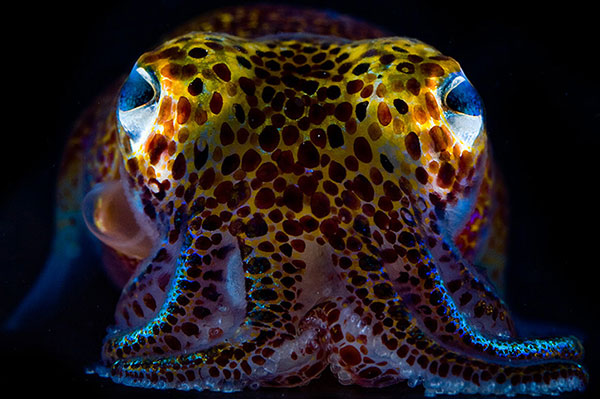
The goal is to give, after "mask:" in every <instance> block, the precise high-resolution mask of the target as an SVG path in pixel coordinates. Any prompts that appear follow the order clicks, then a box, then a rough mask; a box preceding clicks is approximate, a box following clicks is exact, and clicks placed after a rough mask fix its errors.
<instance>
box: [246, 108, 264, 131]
mask: <svg viewBox="0 0 600 399" xmlns="http://www.w3.org/2000/svg"><path fill="white" fill-rule="evenodd" d="M265 119H266V116H265V113H264V112H262V111H261V110H260V109H258V108H250V110H249V111H248V125H249V126H250V127H251V128H252V129H256V128H257V127H259V126H260V125H262V124H263V123H264V122H265Z"/></svg>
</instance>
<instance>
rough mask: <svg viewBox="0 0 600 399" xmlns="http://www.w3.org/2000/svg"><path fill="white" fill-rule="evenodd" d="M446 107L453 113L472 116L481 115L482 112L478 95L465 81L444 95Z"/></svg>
mask: <svg viewBox="0 0 600 399" xmlns="http://www.w3.org/2000/svg"><path fill="white" fill-rule="evenodd" d="M446 106H447V107H448V108H450V109H452V110H453V111H456V112H460V113H462V114H466V115H472V116H479V115H481V114H482V110H483V105H482V102H481V98H480V97H479V94H478V93H477V91H476V90H475V88H474V87H473V86H472V85H471V84H469V82H468V81H466V80H465V81H463V82H461V83H459V84H458V85H457V86H455V87H454V88H453V89H452V90H450V92H449V93H448V94H447V95H446Z"/></svg>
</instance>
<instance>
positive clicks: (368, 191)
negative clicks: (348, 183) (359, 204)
mask: <svg viewBox="0 0 600 399" xmlns="http://www.w3.org/2000/svg"><path fill="white" fill-rule="evenodd" d="M352 191H354V192H355V193H356V195H357V196H358V197H359V198H360V199H362V200H363V201H366V202H370V201H372V200H373V197H374V195H375V191H374V190H373V186H372V185H371V183H370V182H369V180H368V179H367V178H366V177H365V176H363V175H357V176H356V177H355V178H354V180H352Z"/></svg>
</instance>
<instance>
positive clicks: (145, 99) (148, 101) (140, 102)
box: [117, 66, 160, 143]
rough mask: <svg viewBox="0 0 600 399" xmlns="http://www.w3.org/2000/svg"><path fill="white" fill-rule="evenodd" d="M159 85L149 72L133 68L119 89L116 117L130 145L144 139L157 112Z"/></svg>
mask: <svg viewBox="0 0 600 399" xmlns="http://www.w3.org/2000/svg"><path fill="white" fill-rule="evenodd" d="M159 98H160V85H159V83H158V81H157V79H156V77H155V76H154V74H152V73H151V72H149V71H147V70H146V69H144V68H141V67H137V66H135V67H134V68H133V70H132V71H131V73H130V74H129V77H128V78H127V80H126V81H125V83H124V84H123V87H122V88H121V95H120V96H119V104H118V110H117V117H118V120H119V123H120V124H121V126H122V127H123V129H124V130H125V132H126V133H127V135H129V138H130V139H131V141H132V143H138V142H140V141H142V140H143V139H145V138H146V137H147V136H148V133H149V132H150V129H151V127H152V124H153V123H154V120H155V119H156V114H157V112H158V100H159Z"/></svg>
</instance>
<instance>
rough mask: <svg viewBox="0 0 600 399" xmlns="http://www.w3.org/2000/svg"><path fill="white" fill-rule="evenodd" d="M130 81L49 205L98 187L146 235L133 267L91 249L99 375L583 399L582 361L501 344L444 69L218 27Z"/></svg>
mask: <svg viewBox="0 0 600 399" xmlns="http://www.w3.org/2000/svg"><path fill="white" fill-rule="evenodd" d="M190 32H191V33H190ZM204 32H210V33H204ZM216 32H219V33H216ZM224 32H225V33H224ZM285 32H292V33H285ZM293 32H304V33H301V34H297V33H293ZM180 35H182V36H180ZM265 35H267V36H265ZM456 77H460V79H459V80H458V81H456V80H454V79H456ZM128 79H129V80H128V83H125V85H124V86H123V88H122V90H121V94H120V95H119V94H117V92H116V91H115V90H109V91H108V92H107V94H105V95H104V96H103V97H102V98H101V99H100V100H99V102H98V104H99V105H98V106H97V107H96V108H95V109H92V110H91V111H90V112H89V113H88V115H87V116H86V117H85V118H83V119H82V121H81V123H80V125H79V127H78V129H76V131H75V134H74V136H73V138H72V140H71V142H70V144H69V147H68V150H67V156H66V158H65V163H64V166H63V180H62V185H61V187H62V190H64V192H65V193H67V192H73V190H71V189H69V187H79V188H80V190H81V191H86V192H87V191H89V190H90V189H92V188H93V187H109V186H110V187H113V186H114V187H117V188H118V189H119V190H122V191H123V192H124V193H125V196H126V197H127V198H128V200H127V201H126V203H127V204H126V205H123V206H128V207H130V208H131V209H130V212H131V214H132V215H133V216H132V219H133V220H134V221H135V222H134V224H136V223H137V224H138V225H139V226H140V230H145V231H146V233H144V234H145V235H146V243H145V244H141V245H139V246H137V247H136V248H135V250H136V251H137V252H136V251H133V250H131V251H130V248H129V249H127V248H126V249H123V248H122V247H119V245H113V248H110V245H109V246H105V257H106V262H107V265H109V271H110V273H111V275H112V276H113V278H114V280H115V281H116V282H117V283H119V284H122V285H123V291H122V295H121V298H120V300H119V303H118V305H117V310H116V313H115V318H116V323H115V326H114V328H112V329H111V331H110V333H109V335H108V336H107V338H106V340H105V343H104V347H103V349H102V362H103V367H99V368H98V372H99V373H105V374H106V375H109V376H110V377H112V378H113V379H114V380H115V381H118V382H122V383H125V384H130V385H141V386H153V387H163V388H164V387H175V388H182V389H209V390H224V391H231V390H239V389H242V388H244V387H253V388H256V387H259V386H284V387H291V386H297V385H303V384H306V383H308V382H309V381H310V380H311V379H314V378H316V377H318V376H319V374H320V373H321V372H322V371H323V370H324V369H325V368H326V367H327V366H328V365H329V366H330V368H331V370H332V372H333V373H334V374H335V375H336V376H337V377H338V379H339V381H340V382H341V383H343V384H352V383H354V384H360V385H363V386H386V385H390V384H394V383H397V382H399V381H402V380H408V382H409V384H410V385H411V386H414V385H416V384H418V383H422V384H423V385H424V387H425V389H426V393H428V394H435V393H460V392H463V393H500V394H515V393H558V392H561V391H566V390H573V389H583V387H584V386H585V383H586V379H587V376H586V373H585V371H584V370H583V368H582V367H581V366H580V365H579V362H580V359H581V357H582V347H581V344H580V343H579V342H578V341H577V340H576V339H575V338H571V337H565V338H552V339H524V338H518V337H517V336H516V333H515V328H514V326H513V324H512V321H511V318H510V315H509V313H508V311H507V309H506V305H505V304H504V303H503V301H502V300H501V299H500V298H499V295H498V292H500V290H501V286H502V281H501V272H502V268H503V264H504V258H503V250H504V237H505V235H506V228H505V225H504V217H505V210H504V209H503V207H502V203H503V201H504V200H503V198H504V195H505V194H504V191H503V188H502V184H501V179H500V176H499V175H498V174H497V170H496V169H495V168H494V165H493V162H492V159H491V153H490V149H489V145H488V143H487V137H486V131H485V127H484V126H483V125H482V122H481V121H482V119H481V118H480V119H477V118H478V117H479V116H481V113H482V109H480V108H477V105H478V102H477V100H473V95H472V93H474V90H472V87H471V86H470V85H469V84H468V81H466V80H465V79H466V78H464V75H463V74H462V71H461V69H460V66H459V64H458V63H457V62H456V61H455V60H453V59H451V58H449V57H446V56H444V55H442V54H440V53H439V52H438V51H437V50H435V49H434V48H432V47H430V46H428V45H426V44H424V43H421V42H419V41H417V40H412V39H406V38H400V37H392V36H389V35H386V34H385V33H384V32H382V31H380V30H378V29H376V28H373V27H370V26H368V25H365V24H362V23H360V22H356V21H354V20H351V19H349V18H347V17H343V16H337V15H333V14H331V13H323V12H319V11H310V10H293V9H289V8H269V7H263V8H260V7H259V8H233V9H226V10H222V11H218V12H215V13H212V14H208V15H206V16H203V17H200V18H199V19H197V20H194V21H192V22H190V23H189V24H187V25H185V26H184V27H183V28H182V29H181V30H179V31H177V32H176V34H175V35H173V38H172V39H171V40H169V41H167V42H165V43H164V44H162V45H161V46H159V47H158V48H156V49H155V50H153V51H150V52H148V53H145V54H144V55H142V56H141V57H140V59H139V60H138V62H137V63H136V65H135V66H134V68H133V71H132V74H131V75H130V77H129V78H128ZM136 79H137V80H136ZM461 79H462V80H461ZM143 81H145V83H143ZM132 82H133V83H132ZM136 82H137V83H136ZM140 82H142V83H140ZM448 82H455V83H456V82H459V83H460V82H463V84H464V85H467V86H462V87H463V88H464V87H466V88H467V89H466V93H467V97H466V98H467V100H465V101H466V102H464V101H463V102H461V100H460V98H459V99H458V100H456V99H455V100H452V98H454V97H452V96H455V95H454V94H452V95H451V94H448V93H450V92H451V88H455V87H458V84H459V83H456V85H454V86H453V85H452V84H450V86H449V83H448ZM150 86H151V90H148V87H150ZM449 87H450V89H449ZM144 90H145V91H144ZM469 96H471V97H469ZM455 97H456V96H455ZM473 104H474V105H473ZM453 107H454V109H452V108H453ZM469 107H471V108H469ZM473 107H475V108H477V109H473ZM456 108H459V111H465V110H466V111H468V112H470V113H471V116H474V119H473V118H471V119H469V118H467V119H462V120H469V121H471V122H470V123H471V125H469V124H467V125H464V124H460V123H459V124H454V123H453V121H455V120H457V119H453V118H454V117H455V116H456V115H457V112H456V111H457V110H456ZM140 110H146V111H143V112H141V113H140ZM144 112H145V113H144ZM458 114H460V112H459V113H458ZM131 115H133V116H131ZM138 115H141V116H138ZM458 116H459V117H463V116H461V115H458ZM473 120H474V121H475V122H472V121H473ZM477 121H479V122H477ZM477 123H480V124H481V128H480V129H476V131H475V134H471V133H472V128H470V127H469V126H471V127H472V126H478V125H477ZM473 124H474V125H473ZM465 126H467V127H466V128H465ZM465 129H466V130H465ZM469 129H471V130H469ZM469 132H471V133H469ZM111 184H112V185H111ZM98 192H99V194H95V195H96V197H102V196H103V195H107V194H106V192H108V190H104V189H100V190H99V191H98ZM96 197H94V198H96ZM72 202H77V200H76V199H72V200H71V201H69V203H72ZM90 203H91V204H92V208H93V207H94V206H95V205H96V202H94V201H91V202H90ZM93 211H94V209H92V213H93ZM93 223H94V219H93V217H92V224H93ZM103 234H106V235H108V236H109V235H110V234H111V228H106V229H105V230H104V232H103ZM148 242H150V244H148ZM115 247H116V248H115ZM130 252H131V253H130ZM133 252H135V256H133V255H132V253H133ZM140 253H142V254H143V255H140Z"/></svg>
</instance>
